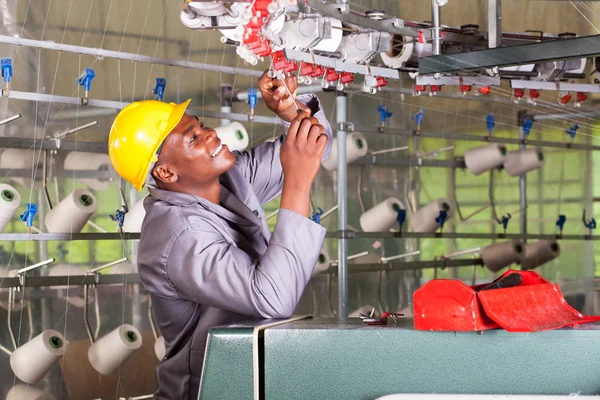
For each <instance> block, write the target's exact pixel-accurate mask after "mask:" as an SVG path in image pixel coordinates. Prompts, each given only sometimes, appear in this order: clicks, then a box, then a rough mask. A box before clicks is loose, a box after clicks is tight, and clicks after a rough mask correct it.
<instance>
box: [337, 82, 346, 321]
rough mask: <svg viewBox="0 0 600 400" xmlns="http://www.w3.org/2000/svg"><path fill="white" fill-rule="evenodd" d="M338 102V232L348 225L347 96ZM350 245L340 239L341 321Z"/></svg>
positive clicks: (344, 306) (339, 286)
mask: <svg viewBox="0 0 600 400" xmlns="http://www.w3.org/2000/svg"><path fill="white" fill-rule="evenodd" d="M336 99H337V102H336V113H337V115H336V116H337V118H336V122H337V124H338V131H337V145H338V149H337V156H338V159H337V185H338V188H337V189H338V190H337V197H338V199H337V200H338V201H337V203H338V231H341V232H343V231H345V230H346V225H348V211H347V209H346V206H347V201H348V198H347V197H348V196H347V179H348V174H347V172H348V165H347V160H346V123H347V121H348V117H347V115H348V102H347V97H346V94H345V93H343V92H338V94H337V97H336ZM347 246H348V243H347V241H346V239H345V238H343V237H340V238H338V312H337V317H338V318H339V319H346V318H347V317H348V275H347V274H348V262H347V259H346V257H347V256H348V247H347Z"/></svg>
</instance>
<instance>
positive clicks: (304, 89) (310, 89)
mask: <svg viewBox="0 0 600 400" xmlns="http://www.w3.org/2000/svg"><path fill="white" fill-rule="evenodd" d="M322 91H323V86H321V85H312V86H298V87H297V88H296V95H301V94H306V93H315V92H322ZM256 97H257V98H259V99H260V98H262V94H261V93H260V91H259V92H258V93H256ZM232 100H233V101H246V100H248V91H247V90H244V91H242V92H237V93H236V94H235V95H234V96H232Z"/></svg>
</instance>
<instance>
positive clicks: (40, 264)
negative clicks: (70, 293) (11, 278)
mask: <svg viewBox="0 0 600 400" xmlns="http://www.w3.org/2000/svg"><path fill="white" fill-rule="evenodd" d="M53 262H54V258H49V259H47V260H44V261H41V262H39V263H37V264H33V265H30V266H29V267H25V268H21V269H18V270H17V274H19V275H21V274H24V273H25V272H28V271H31V270H34V269H36V268H40V267H43V266H45V265H48V264H52V263H53Z"/></svg>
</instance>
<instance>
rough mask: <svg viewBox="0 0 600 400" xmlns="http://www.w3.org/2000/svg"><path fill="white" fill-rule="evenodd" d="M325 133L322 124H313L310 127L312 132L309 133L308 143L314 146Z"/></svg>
mask: <svg viewBox="0 0 600 400" xmlns="http://www.w3.org/2000/svg"><path fill="white" fill-rule="evenodd" d="M324 131H325V128H323V125H321V124H313V125H312V126H311V127H310V131H309V133H308V143H309V144H311V145H313V144H314V143H316V142H317V139H318V138H319V136H320V135H321V134H322V133H323V132H324Z"/></svg>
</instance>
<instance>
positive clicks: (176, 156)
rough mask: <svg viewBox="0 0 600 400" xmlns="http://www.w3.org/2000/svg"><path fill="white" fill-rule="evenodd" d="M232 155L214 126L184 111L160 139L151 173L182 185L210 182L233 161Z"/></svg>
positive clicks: (234, 158)
mask: <svg viewBox="0 0 600 400" xmlns="http://www.w3.org/2000/svg"><path fill="white" fill-rule="evenodd" d="M235 161H236V157H235V155H234V154H233V153H232V152H231V151H229V148H228V147H227V145H224V144H221V139H219V138H218V136H217V133H216V132H215V130H214V129H212V128H208V127H205V126H204V124H203V123H201V122H200V120H199V119H198V118H197V117H193V116H191V115H187V114H184V115H183V118H182V119H181V121H180V122H179V124H177V126H176V127H175V128H174V129H173V130H172V131H171V133H170V134H169V135H168V136H167V138H166V139H165V140H164V142H163V145H162V149H161V151H160V155H159V156H158V163H157V165H156V167H155V168H154V172H153V175H154V176H155V177H158V178H159V180H161V181H164V182H167V183H175V182H177V184H179V185H181V186H182V187H183V188H186V187H188V186H198V185H202V184H203V183H212V182H214V180H215V179H218V177H219V176H220V175H221V174H223V173H224V172H226V171H227V170H229V169H230V168H231V167H233V165H234V164H235Z"/></svg>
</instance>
